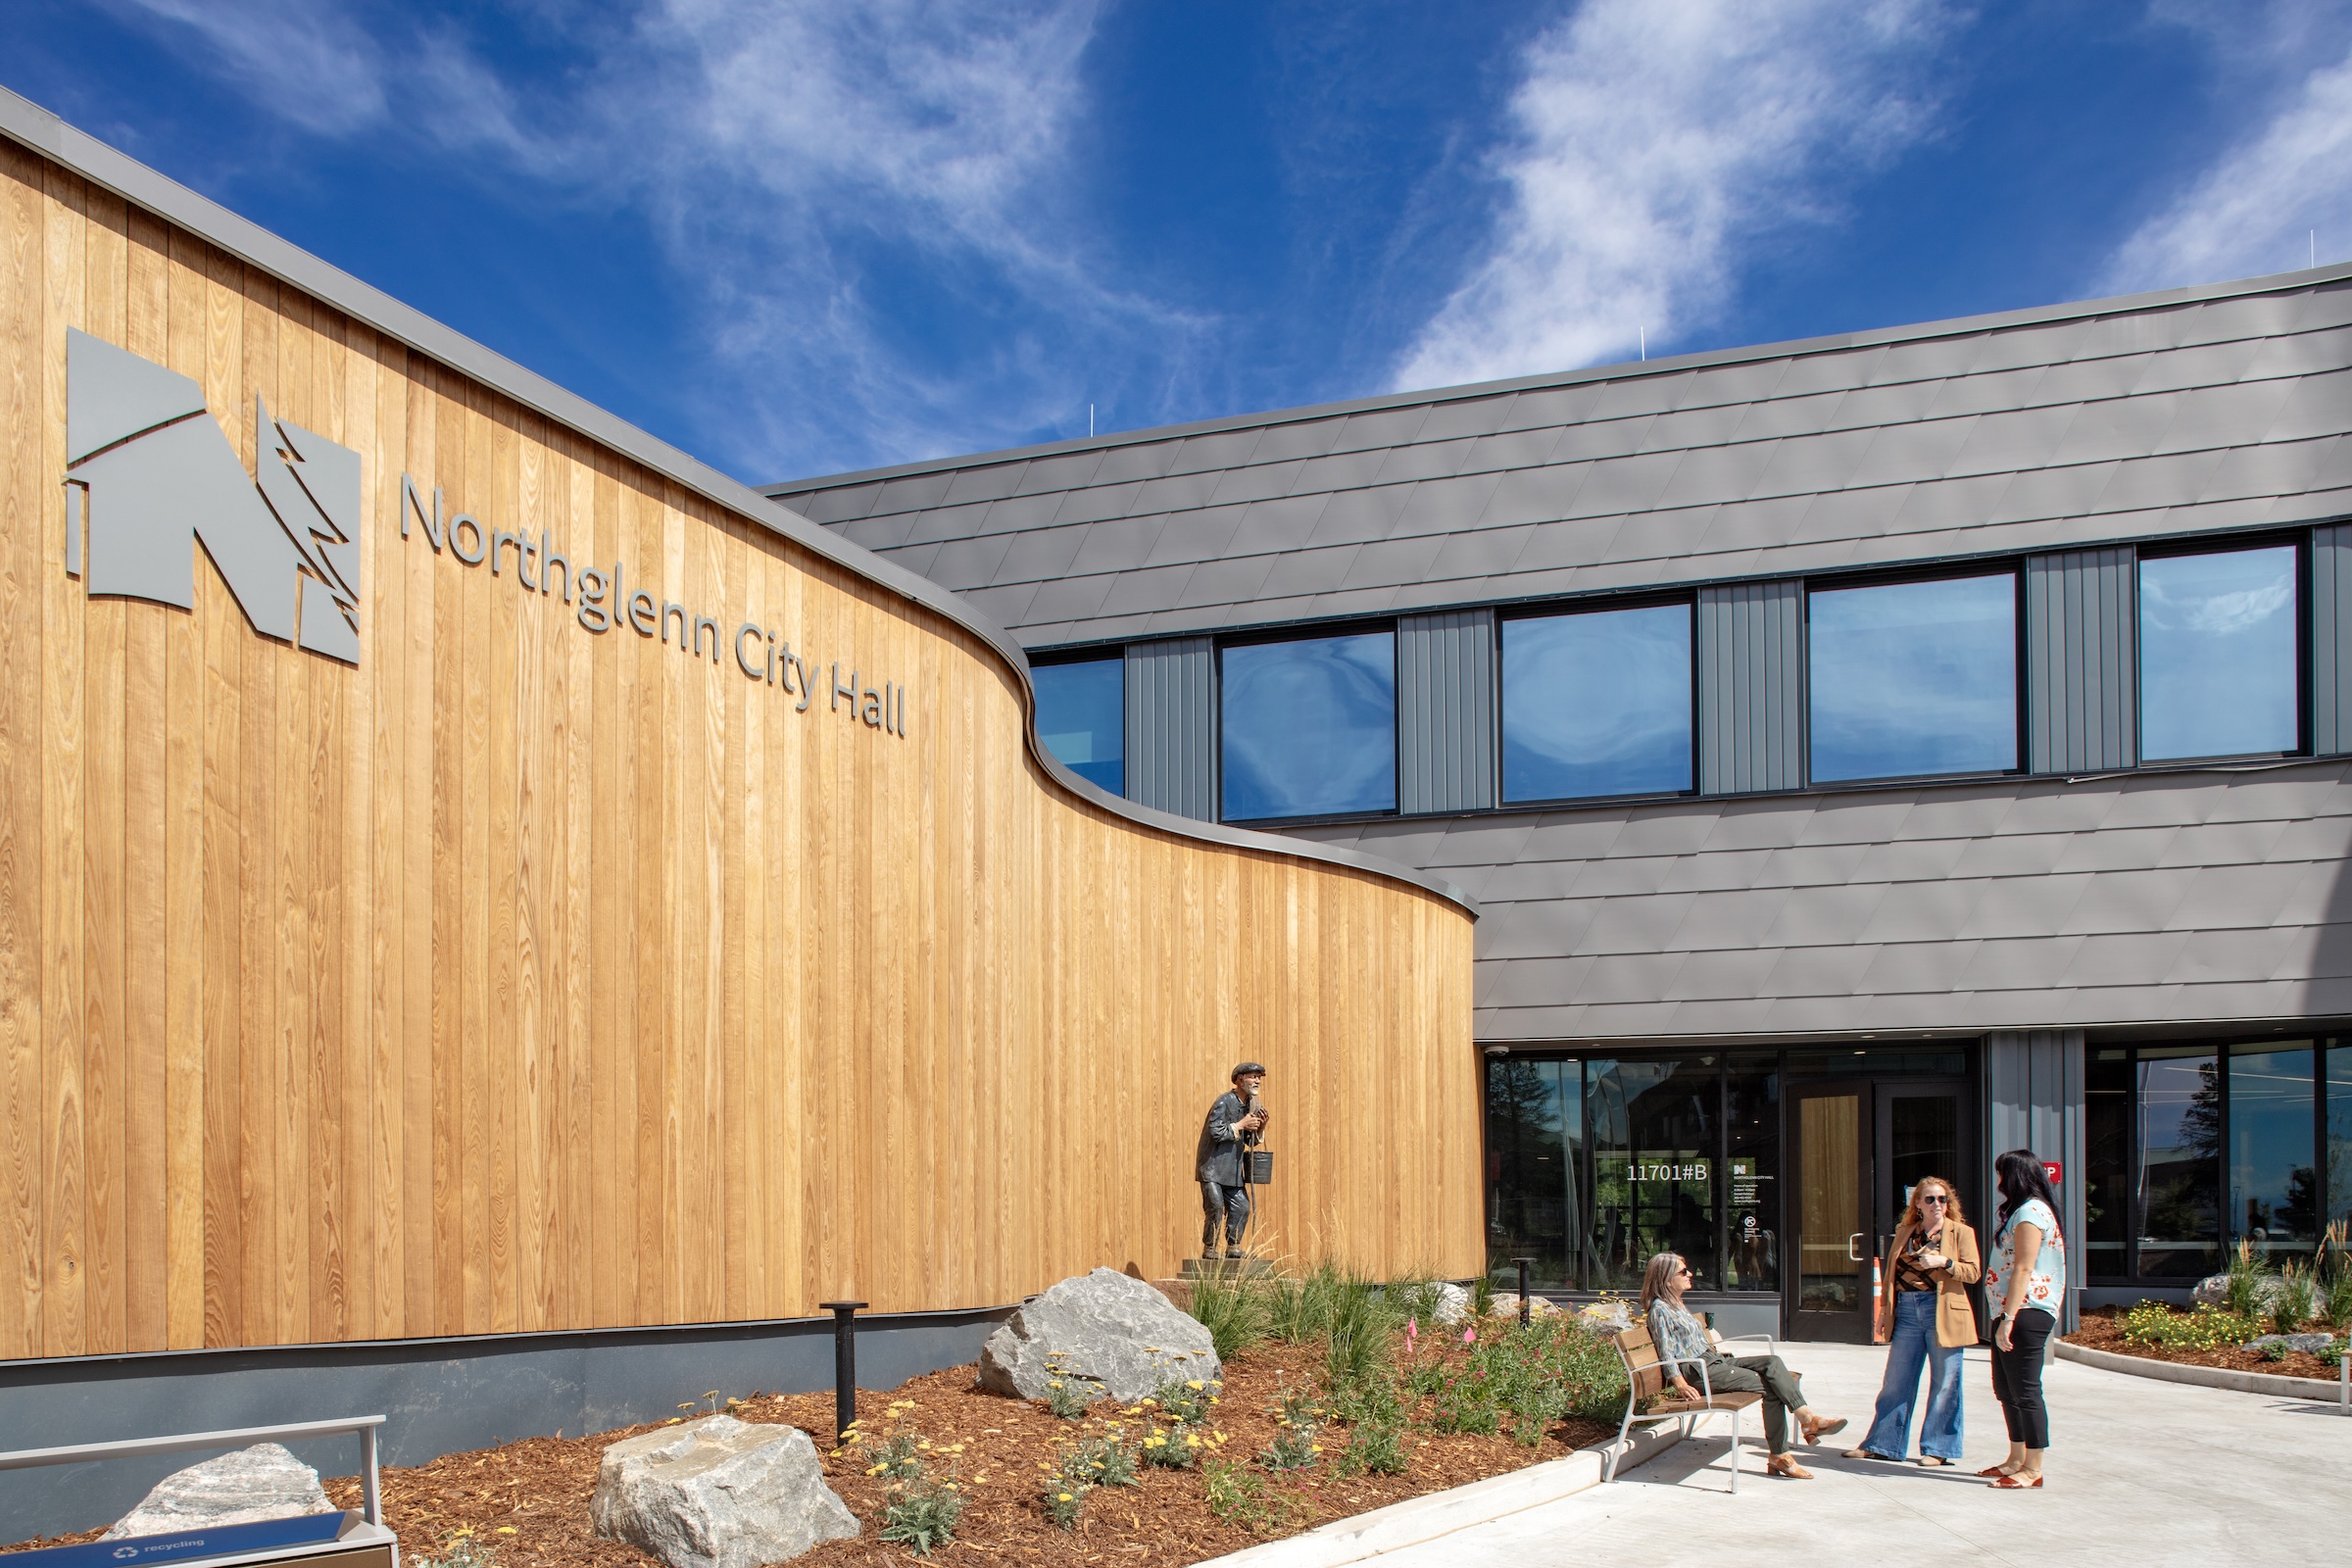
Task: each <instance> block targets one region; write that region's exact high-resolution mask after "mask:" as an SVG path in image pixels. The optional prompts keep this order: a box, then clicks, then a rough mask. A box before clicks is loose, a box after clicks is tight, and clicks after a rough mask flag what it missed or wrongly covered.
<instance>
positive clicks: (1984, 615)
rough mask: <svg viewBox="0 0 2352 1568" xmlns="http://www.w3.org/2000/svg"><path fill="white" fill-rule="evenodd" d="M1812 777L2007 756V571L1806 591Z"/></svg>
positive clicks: (2011, 598)
mask: <svg viewBox="0 0 2352 1568" xmlns="http://www.w3.org/2000/svg"><path fill="white" fill-rule="evenodd" d="M1806 613H1807V637H1808V640H1809V643H1810V650H1811V651H1810V658H1809V666H1808V675H1809V681H1810V693H1811V725H1812V736H1813V746H1812V752H1813V758H1812V761H1813V777H1814V778H1815V779H1816V780H1818V781H1821V782H1825V783H1827V782H1834V781H1837V780H1839V779H1859V778H1900V777H1906V776H1910V775H1913V774H1922V773H1974V772H1997V771H2001V770H2004V769H2007V768H2013V767H2015V766H2016V765H2017V578H2016V574H2015V573H2013V572H2002V573H2000V574H1999V575H1997V576H1985V577H1946V578H1942V579H1940V580H1938V581H1935V582H1898V583H1880V584H1875V585H1873V586H1870V587H1864V588H1824V589H1817V590H1815V591H1814V592H1813V593H1812V594H1810V595H1809V596H1808V606H1807V612H1806Z"/></svg>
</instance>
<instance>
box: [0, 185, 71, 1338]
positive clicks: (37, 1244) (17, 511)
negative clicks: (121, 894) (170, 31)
mask: <svg viewBox="0 0 2352 1568" xmlns="http://www.w3.org/2000/svg"><path fill="white" fill-rule="evenodd" d="M45 168H46V166H45V165H44V164H43V163H41V162H40V161H39V160H36V159H35V158H33V157H32V156H31V155H30V154H28V153H25V152H24V151H22V150H21V149H19V148H18V147H17V146H16V144H15V143H13V142H7V141H0V627H6V626H21V625H24V624H25V623H27V622H29V621H36V620H39V619H40V618H42V616H43V615H44V614H45V613H46V612H45V593H44V588H45V579H46V577H47V570H46V567H47V564H48V551H47V549H46V548H45V547H44V545H43V543H42V541H43V540H44V539H45V538H46V537H47V536H48V535H49V534H50V533H51V532H52V531H53V530H55V529H57V528H58V527H59V526H60V525H61V523H62V520H63V517H64V515H65V514H64V508H63V507H62V506H61V505H59V502H60V501H62V499H63V498H62V497H60V496H58V495H57V494H56V493H55V492H54V491H53V490H52V489H51V487H50V486H49V485H48V484H46V483H44V482H43V480H44V478H45V477H46V476H45V475H44V473H43V471H42V470H43V468H44V467H45V466H46V463H47V453H46V450H45V447H46V443H47V442H48V440H49V436H48V428H49V427H48V416H49V410H48V407H47V402H46V390H47V387H46V383H47V372H46V369H45V363H46V360H47V358H48V355H49V354H50V353H51V352H52V351H51V349H50V347H49V342H48V336H47V332H46V326H47V312H46V302H45V300H44V298H43V294H44V290H43V286H42V282H41V258H42V253H43V249H44V244H45V239H46V234H45V229H46V221H45V217H44V212H45V207H46V200H47V198H46V196H45V194H44V192H43V190H42V180H43V175H44V170H45ZM44 699H45V693H44V691H43V687H42V672H41V649H40V644H39V642H38V640H36V639H32V638H26V637H15V636H0V1204H4V1205H5V1209H4V1210H0V1357H6V1358H8V1359H12V1360H13V1359H16V1358H20V1357H24V1356H35V1355H39V1354H41V1353H42V1351H43V1348H44V1336H43V1334H42V1330H41V1279H42V1273H43V1263H42V1256H41V1223H40V1218H41V1206H42V1205H41V1168H42V1137H41V1126H42V1121H43V1114H42V1113H43V1103H42V1098H41V1055H42V1044H43V1042H44V1040H45V1039H46V1031H45V1030H44V1028H43V1025H42V1017H41V1004H42V1000H43V997H42V990H41V977H42V967H43V965H42V951H43V943H42V935H41V920H42V915H43V912H44V910H43V898H42V891H41V888H42V883H41V873H42V855H41V826H42V823H41V796H42V785H43V783H44V781H45V777H46V762H45V758H46V736H45V735H44V733H43V727H42V722H41V720H42V710H43V707H44Z"/></svg>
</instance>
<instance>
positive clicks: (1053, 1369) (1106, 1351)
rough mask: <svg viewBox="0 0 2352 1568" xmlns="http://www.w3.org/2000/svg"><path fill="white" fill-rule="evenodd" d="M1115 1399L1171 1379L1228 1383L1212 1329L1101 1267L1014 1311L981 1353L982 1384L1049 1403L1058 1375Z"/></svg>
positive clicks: (1141, 1285) (1133, 1395) (1143, 1287)
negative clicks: (1048, 1395) (1051, 1386)
mask: <svg viewBox="0 0 2352 1568" xmlns="http://www.w3.org/2000/svg"><path fill="white" fill-rule="evenodd" d="M1057 1375H1061V1376H1067V1377H1074V1378H1076V1379H1078V1380H1079V1381H1080V1383H1081V1384H1082V1385H1087V1386H1091V1387H1092V1388H1095V1389H1099V1390H1100V1391H1101V1392H1102V1393H1103V1394H1104V1395H1107V1396H1108V1397H1111V1398H1114V1399H1140V1398H1143V1397H1145V1396H1146V1395H1148V1394H1150V1393H1151V1392H1152V1390H1154V1389H1156V1388H1158V1387H1159V1386H1160V1385H1161V1384H1162V1383H1165V1382H1167V1381H1168V1380H1169V1379H1171V1378H1184V1379H1187V1380H1190V1379H1193V1378H1200V1379H1201V1380H1202V1381H1203V1382H1206V1381H1210V1380H1213V1379H1217V1378H1221V1377H1223V1376H1224V1375H1225V1367H1224V1364H1223V1363H1222V1362H1220V1361H1219V1360H1218V1359H1217V1348H1216V1344H1215V1342H1214V1341H1212V1340H1211V1339H1210V1338H1209V1336H1208V1330H1207V1329H1206V1328H1205V1327H1204V1326H1202V1324H1201V1321H1200V1320H1199V1319H1198V1318H1196V1317H1194V1316H1193V1315H1192V1314H1190V1313H1189V1312H1183V1311H1179V1310H1178V1309H1177V1308H1176V1306H1175V1304H1174V1303H1173V1302H1171V1301H1170V1300H1169V1299H1167V1298H1166V1297H1164V1296H1162V1295H1160V1293H1159V1292H1157V1291H1155V1290H1153V1289H1152V1287H1151V1286H1149V1285H1146V1284H1145V1283H1144V1282H1143V1281H1142V1280H1139V1279H1130V1278H1129V1277H1128V1276H1127V1275H1124V1274H1121V1273H1120V1272H1119V1271H1118V1270H1116V1269H1109V1268H1099V1269H1096V1270H1095V1271H1094V1272H1093V1273H1092V1274H1081V1275H1079V1276H1077V1277H1076V1278H1075V1279H1066V1280H1063V1281H1062V1282H1061V1283H1060V1284H1058V1285H1056V1286H1054V1287H1053V1288H1052V1289H1051V1290H1049V1291H1047V1292H1046V1293H1045V1294H1044V1295H1042V1296H1036V1297H1032V1298H1030V1299H1028V1300H1026V1301H1023V1302H1022V1303H1021V1304H1020V1305H1019V1306H1018V1307H1016V1308H1014V1309H1013V1313H1012V1316H1010V1317H1008V1318H1006V1319H1005V1321H1004V1323H1003V1324H1001V1325H1000V1326H999V1327H998V1329H997V1331H996V1332H995V1333H994V1334H991V1335H990V1336H989V1337H988V1343H987V1344H986V1345H983V1346H982V1347H981V1348H980V1386H981V1387H982V1388H984V1389H989V1390H992V1391H994V1392H996V1393H998V1394H1010V1395H1014V1396H1017V1397H1020V1398H1023V1399H1042V1398H1044V1397H1045V1395H1046V1385H1047V1383H1049V1382H1050V1381H1052V1380H1053V1379H1054V1377H1055V1376H1057Z"/></svg>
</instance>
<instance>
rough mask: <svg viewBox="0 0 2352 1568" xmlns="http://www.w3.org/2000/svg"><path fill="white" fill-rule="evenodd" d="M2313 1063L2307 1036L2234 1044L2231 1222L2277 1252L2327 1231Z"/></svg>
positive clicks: (2260, 1248) (2297, 1248)
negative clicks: (2315, 1138) (2316, 1146)
mask: <svg viewBox="0 0 2352 1568" xmlns="http://www.w3.org/2000/svg"><path fill="white" fill-rule="evenodd" d="M2311 1068H2312V1051H2311V1043H2310V1042H2309V1041H2305V1040H2296V1041H2279V1042H2278V1043H2277V1044H2272V1043H2270V1042H2267V1041H2266V1042H2264V1043H2263V1044H2261V1045H2252V1046H2233V1047H2231V1048H2230V1051H2229V1218H2230V1230H2231V1232H2232V1239H2235V1238H2240V1237H2242V1238H2244V1239H2245V1240H2247V1241H2250V1242H2252V1243H2253V1244H2254V1250H2255V1251H2256V1252H2258V1253H2266V1254H2270V1255H2272V1256H2274V1257H2276V1256H2277V1255H2278V1254H2280V1253H2287V1252H2308V1251H2310V1250H2311V1246H2312V1243H2313V1242H2315V1241H2316V1240H2318V1238H2319V1219H2320V1183H2319V1170H2318V1167H2317V1165H2316V1163H2315V1162H2314V1160H2313V1159H2312V1147H2311V1136H2312V1131H2313V1122H2312V1117H2313V1113H2314V1111H2315V1110H2316V1109H2317V1107H2316V1106H2315V1105H2314V1104H2313V1103H2312V1082H2311Z"/></svg>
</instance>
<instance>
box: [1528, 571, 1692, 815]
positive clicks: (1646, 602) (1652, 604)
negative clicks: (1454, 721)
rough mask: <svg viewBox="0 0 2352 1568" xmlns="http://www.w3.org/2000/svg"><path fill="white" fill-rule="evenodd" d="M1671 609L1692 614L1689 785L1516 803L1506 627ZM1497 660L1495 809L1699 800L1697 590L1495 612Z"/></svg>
mask: <svg viewBox="0 0 2352 1568" xmlns="http://www.w3.org/2000/svg"><path fill="white" fill-rule="evenodd" d="M1668 605H1682V606H1684V607H1685V608H1687V609H1688V610H1689V612H1690V615H1691V711H1690V723H1691V786H1690V788H1688V789H1680V790H1629V791H1626V792H1625V793H1623V794H1618V795H1544V796H1530V797H1528V798H1527V799H1525V800H1514V799H1512V797H1511V794H1510V788H1509V780H1508V776H1507V775H1506V774H1505V773H1504V771H1503V745H1504V739H1505V737H1504V733H1503V706H1502V705H1503V685H1502V637H1503V627H1504V626H1505V625H1507V624H1508V623H1510V622H1511V621H1515V620H1557V619H1559V618H1560V617H1562V616H1564V615H1602V614H1608V613H1611V612H1613V611H1620V610H1662V609H1664V608H1665V607H1666V606H1668ZM1493 636H1494V638H1495V657H1494V659H1493V661H1492V667H1493V671H1494V673H1493V676H1492V679H1493V680H1494V683H1495V690H1494V693H1493V701H1494V704H1495V734H1494V737H1493V739H1492V741H1491V743H1490V744H1491V745H1492V747H1493V749H1494V766H1495V805H1494V807H1492V808H1490V809H1494V810H1513V811H1524V810H1541V809H1544V808H1546V807H1556V806H1601V805H1607V806H1624V805H1635V804H1640V803H1641V802H1643V801H1687V800H1692V799H1695V798H1697V797H1698V795H1699V788H1698V590H1697V589H1696V588H1691V589H1687V590H1686V589H1675V590H1662V591H1658V592H1652V593H1641V594H1624V593H1616V594H1593V595H1589V596H1583V597H1580V598H1576V599H1569V600H1555V601H1551V602H1549V603H1531V604H1519V605H1512V606H1509V607H1507V608H1505V607H1503V606H1499V605H1498V606H1496V607H1495V614H1494V631H1493Z"/></svg>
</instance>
